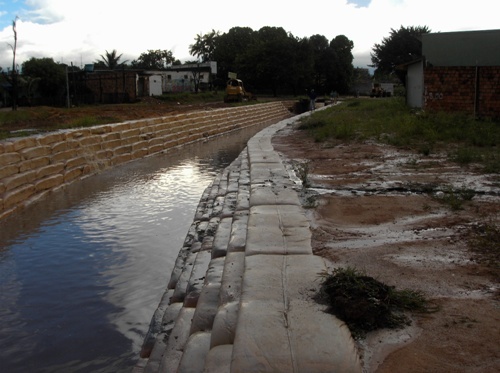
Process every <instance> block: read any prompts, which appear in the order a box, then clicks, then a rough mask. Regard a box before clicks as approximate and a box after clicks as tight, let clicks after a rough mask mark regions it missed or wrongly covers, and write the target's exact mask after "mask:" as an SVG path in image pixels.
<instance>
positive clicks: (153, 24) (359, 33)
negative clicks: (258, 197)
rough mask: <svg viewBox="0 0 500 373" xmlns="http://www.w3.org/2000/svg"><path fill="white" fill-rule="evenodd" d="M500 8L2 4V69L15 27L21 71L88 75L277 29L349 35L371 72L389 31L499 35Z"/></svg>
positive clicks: (349, 3)
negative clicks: (56, 66)
mask: <svg viewBox="0 0 500 373" xmlns="http://www.w3.org/2000/svg"><path fill="white" fill-rule="evenodd" d="M498 5H500V1H499V0H474V1H472V2H465V1H458V0H315V1H307V0H306V1H305V0H287V1H272V0H252V1H246V2H241V1H236V2H235V1H229V0H205V1H200V0H188V1H185V2H182V1H169V0H140V1H124V0H78V1H77V0H10V1H8V0H0V67H2V68H3V69H4V71H5V70H7V68H11V67H12V60H13V48H12V47H13V45H14V32H13V29H12V23H13V21H14V20H16V19H17V21H16V30H17V49H16V51H17V53H16V64H18V65H19V66H21V64H22V63H23V62H24V61H27V60H29V59H30V58H31V57H36V58H42V57H50V58H53V59H54V61H56V62H60V63H66V64H71V63H73V65H75V66H79V67H83V65H85V64H88V63H93V62H95V61H97V60H100V59H101V55H105V53H106V51H108V52H111V51H112V50H114V49H116V51H117V52H118V54H122V59H121V61H123V60H128V61H129V62H131V61H132V60H136V59H137V58H138V57H139V56H140V55H141V53H145V52H147V51H148V50H151V49H153V50H156V49H161V50H170V51H172V53H173V56H174V57H175V58H176V59H179V60H181V61H186V60H194V59H195V57H193V56H191V55H190V54H189V46H190V45H191V44H193V43H194V42H195V38H196V36H197V35H204V34H206V33H209V32H211V31H212V30H215V31H219V32H220V33H225V32H228V31H229V30H230V29H231V28H232V27H250V28H251V29H253V30H255V31H257V30H259V29H260V28H262V27H265V26H271V27H282V28H283V29H284V30H285V31H287V32H289V33H291V34H292V35H293V36H295V37H298V38H304V37H310V36H312V35H317V34H319V35H323V36H325V37H326V38H327V39H328V40H332V39H333V38H335V37H336V36H338V35H345V36H346V37H347V38H348V39H350V40H351V41H353V43H354V49H353V50H352V53H353V56H354V62H353V64H354V66H355V67H361V68H367V67H368V65H370V64H371V59H370V53H371V51H372V49H373V46H374V45H375V44H377V43H381V42H382V40H383V38H385V37H389V36H390V33H391V29H394V30H398V29H399V28H400V27H401V26H404V27H410V26H415V27H416V26H427V27H428V28H429V29H430V30H431V31H432V32H455V31H469V30H491V29H500V19H499V17H498ZM16 17H18V18H16Z"/></svg>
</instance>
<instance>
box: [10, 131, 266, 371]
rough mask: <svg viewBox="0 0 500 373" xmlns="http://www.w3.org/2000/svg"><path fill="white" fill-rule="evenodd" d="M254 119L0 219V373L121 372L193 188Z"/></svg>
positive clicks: (167, 268) (186, 219)
mask: <svg viewBox="0 0 500 373" xmlns="http://www.w3.org/2000/svg"><path fill="white" fill-rule="evenodd" d="M262 128H263V127H258V126H256V127H253V128H251V129H245V130H241V131H238V132H235V133H232V134H230V135H225V136H222V137H218V138H215V139H212V140H210V141H207V142H205V143H199V144H195V145H188V146H185V147H184V148H181V149H177V150H172V151H169V152H168V153H166V154H162V155H158V156H153V157H148V158H146V159H143V160H138V161H134V162H131V163H128V164H126V165H122V166H118V167H116V168H113V169H110V170H107V171H105V172H102V173H100V174H98V175H94V176H91V177H88V178H86V179H84V180H82V181H79V182H76V183H74V184H73V185H71V186H69V187H67V188H65V189H63V190H60V191H58V192H56V193H53V194H51V195H50V196H49V197H48V198H44V199H43V200H41V201H39V202H37V203H36V204H33V205H32V206H30V207H29V208H27V209H26V210H25V211H23V212H20V213H17V214H15V215H14V216H11V217H8V218H7V219H4V220H3V221H0V372H8V373H16V372H31V373H33V372H51V373H52V372H65V373H66V372H130V371H131V369H132V367H133V366H134V364H135V363H136V360H137V358H138V355H139V351H140V347H141V344H142V341H143V338H144V336H145V334H146V332H147V329H148V326H149V322H150V320H151V317H152V315H153V313H154V311H155V309H156V307H157V306H158V303H159V301H160V298H161V296H162V295H163V293H164V291H165V288H166V285H167V283H168V280H169V278H170V273H171V271H172V268H173V264H174V262H175V259H176V257H177V254H178V252H179V250H180V248H181V246H182V243H183V241H184V238H185V236H186V233H187V231H188V228H189V226H190V225H191V223H192V222H193V217H194V213H195V210H196V207H197V205H198V202H199V200H200V197H201V195H202V193H203V191H204V190H205V188H206V187H207V186H209V184H210V183H211V182H212V181H213V179H214V178H215V177H216V175H217V174H219V173H220V172H221V171H222V170H223V169H224V168H225V167H226V166H228V165H229V164H230V163H231V162H232V161H233V160H234V159H235V158H236V157H237V156H238V155H239V154H240V153H241V151H242V150H243V149H244V147H245V145H246V142H247V141H248V139H249V138H250V137H251V136H253V135H254V134H255V133H256V132H258V131H259V130H260V129H262Z"/></svg>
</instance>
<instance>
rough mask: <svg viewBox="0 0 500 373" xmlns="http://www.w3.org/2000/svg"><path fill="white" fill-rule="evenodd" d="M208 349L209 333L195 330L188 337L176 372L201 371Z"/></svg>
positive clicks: (193, 372)
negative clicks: (195, 331)
mask: <svg viewBox="0 0 500 373" xmlns="http://www.w3.org/2000/svg"><path fill="white" fill-rule="evenodd" d="M209 350H210V333H209V332H197V333H194V334H192V335H191V336H190V337H189V340H188V341H187V343H186V348H185V350H184V353H183V354H182V358H181V361H180V363H179V368H178V370H177V373H197V372H203V368H204V366H205V358H206V356H207V354H208V351H209Z"/></svg>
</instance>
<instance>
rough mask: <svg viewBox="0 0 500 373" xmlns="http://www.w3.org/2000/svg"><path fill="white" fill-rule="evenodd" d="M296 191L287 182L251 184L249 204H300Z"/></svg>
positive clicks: (251, 205)
mask: <svg viewBox="0 0 500 373" xmlns="http://www.w3.org/2000/svg"><path fill="white" fill-rule="evenodd" d="M300 204H301V203H300V199H299V196H298V194H297V192H296V191H295V190H294V189H293V188H292V185H291V184H289V183H273V182H270V183H266V184H252V185H251V187H250V201H249V206H250V207H253V206H259V205H297V206H300Z"/></svg>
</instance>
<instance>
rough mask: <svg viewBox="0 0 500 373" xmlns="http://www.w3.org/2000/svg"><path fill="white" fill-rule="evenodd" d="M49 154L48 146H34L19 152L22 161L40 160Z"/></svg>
mask: <svg viewBox="0 0 500 373" xmlns="http://www.w3.org/2000/svg"><path fill="white" fill-rule="evenodd" d="M50 153H51V149H50V146H35V147H33V148H25V149H21V150H19V154H21V156H22V157H23V159H33V158H41V157H44V156H46V155H48V154H50Z"/></svg>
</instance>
